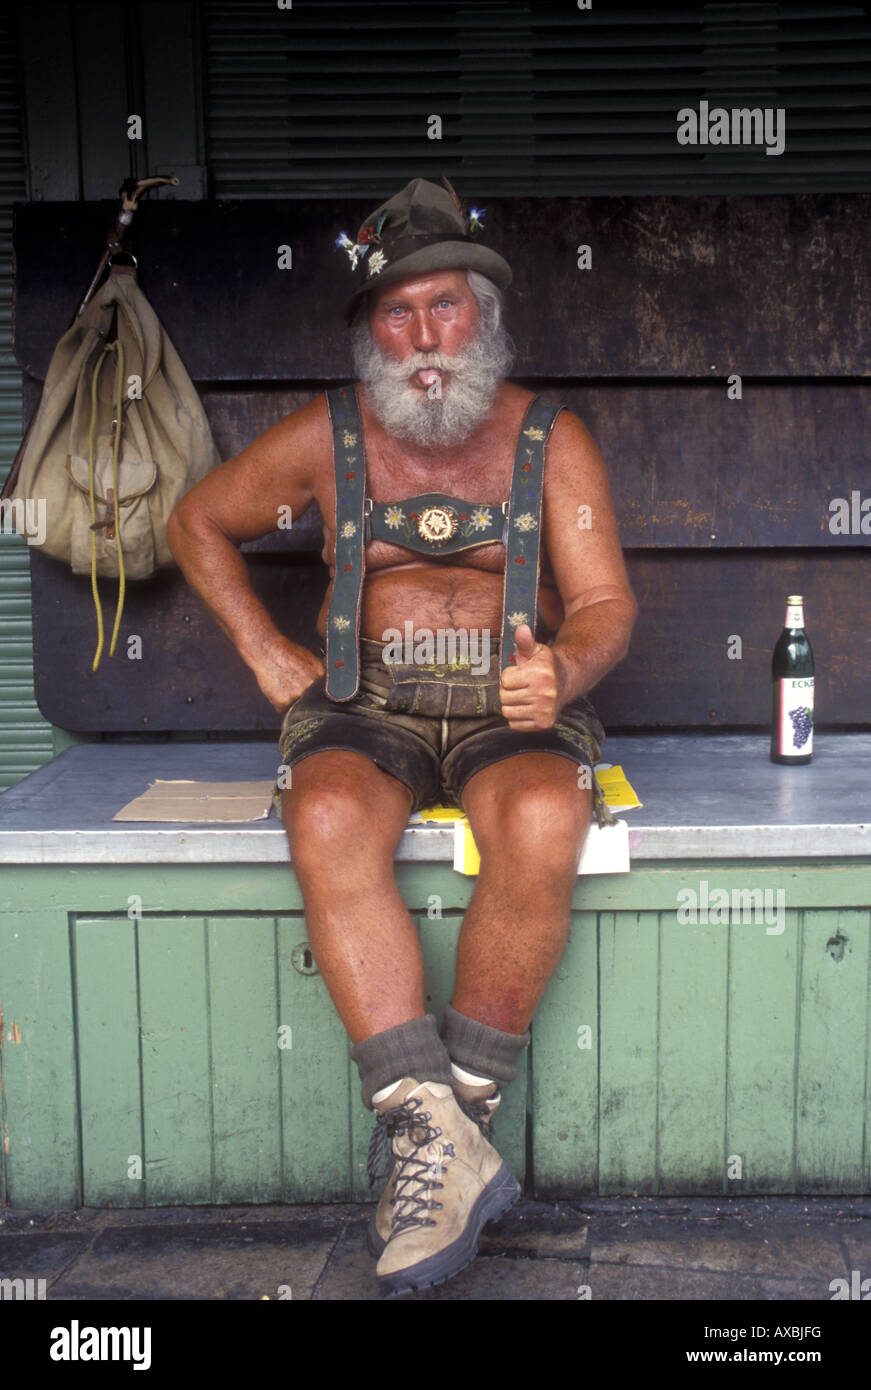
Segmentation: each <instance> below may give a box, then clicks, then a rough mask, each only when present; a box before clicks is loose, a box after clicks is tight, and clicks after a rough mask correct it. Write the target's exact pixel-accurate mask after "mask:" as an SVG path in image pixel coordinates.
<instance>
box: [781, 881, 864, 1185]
mask: <svg viewBox="0 0 871 1390" xmlns="http://www.w3.org/2000/svg"><path fill="white" fill-rule="evenodd" d="M802 916H803V918H804V931H803V938H802V954H801V980H800V988H801V1012H800V1018H799V1035H798V1038H797V1043H796V1048H797V1055H796V1070H797V1081H796V1092H797V1094H796V1116H795V1148H796V1186H797V1189H798V1191H800V1192H820V1193H822V1192H864V1191H865V1190H866V1188H865V1186H864V1180H865V1162H864V1158H865V1155H864V1153H863V1146H864V1143H865V1129H866V1123H867V1122H866V1115H867V1112H866V1111H865V1110H864V1109H863V1106H864V1103H865V1092H866V1086H867V1067H868V1045H869V1038H868V966H869V934H871V913H869V911H868V909H867V908H864V907H863V908H856V909H854V910H852V911H851V910H849V909H842V910H840V911H837V912H826V911H818V910H815V909H811V910H807V911H805V912H804V913H803V914H802Z"/></svg>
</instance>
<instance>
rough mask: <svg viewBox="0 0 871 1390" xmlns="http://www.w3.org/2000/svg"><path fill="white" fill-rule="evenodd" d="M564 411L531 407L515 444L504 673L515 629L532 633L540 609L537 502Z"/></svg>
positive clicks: (543, 404) (540, 401)
mask: <svg viewBox="0 0 871 1390" xmlns="http://www.w3.org/2000/svg"><path fill="white" fill-rule="evenodd" d="M562 409H563V407H562V406H561V405H560V404H559V403H558V402H556V401H550V400H548V399H547V397H545V396H536V397H535V399H534V400H533V401H532V402H531V403H530V405H529V409H528V410H527V412H526V418H525V419H524V421H523V428H522V429H521V431H520V435H519V437H518V440H517V450H516V452H515V455H514V473H513V476H512V479H511V499H510V502H509V509H508V545H507V553H506V555H505V588H504V594H503V599H502V642H501V646H500V658H499V662H500V667H501V669H502V670H504V669H505V667H506V666H507V665H508V663H509V661H510V660H511V658H512V657H513V656H514V651H515V643H514V629H515V628H518V627H520V626H521V624H522V623H528V625H529V626H530V627H531V628H532V631H533V632H535V616H536V609H537V605H538V570H539V561H540V556H541V497H542V483H543V480H544V451H545V446H546V444H547V440H548V436H549V434H550V432H551V430H552V429H553V426H554V422H555V420H556V417H557V416H558V415H559V413H560V411H561V410H562Z"/></svg>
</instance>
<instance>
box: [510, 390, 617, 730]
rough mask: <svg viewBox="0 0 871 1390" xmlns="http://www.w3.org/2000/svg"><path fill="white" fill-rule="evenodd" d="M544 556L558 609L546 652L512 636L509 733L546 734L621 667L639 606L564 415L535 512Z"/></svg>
mask: <svg viewBox="0 0 871 1390" xmlns="http://www.w3.org/2000/svg"><path fill="white" fill-rule="evenodd" d="M541 539H542V546H543V548H544V549H545V550H546V551H547V554H548V556H549V558H550V562H551V566H552V568H553V573H554V578H555V580H556V584H557V588H558V589H559V593H560V597H561V599H562V602H563V607H564V609H565V619H564V621H563V623H562V626H561V627H560V629H559V632H558V633H557V635H556V637H555V639H554V642H553V646H551V647H548V646H545V645H543V644H542V643H537V642H535V641H534V639H533V636H532V631H531V629H530V628H529V627H528V626H526V625H524V626H522V627H518V628H517V630H516V632H515V640H516V644H517V656H516V664H514V665H509V666H507V667H506V668H505V670H504V671H503V672H502V683H501V691H500V697H501V704H502V713H503V714H504V716H505V718H506V719H507V720H508V722H509V724H510V726H511V728H512V729H522V730H528V729H547V728H550V727H551V725H552V724H554V723H555V721H556V719H557V718H558V717H559V711H560V710H561V709H562V707H563V706H564V705H566V704H568V702H569V701H570V700H574V699H576V698H577V696H579V695H585V694H586V693H587V691H588V690H592V688H593V687H594V686H595V685H597V684H598V682H599V681H600V680H601V679H602V677H603V676H605V675H606V674H607V672H608V671H610V670H611V669H612V667H614V666H616V665H617V663H618V662H620V661H622V660H623V658H624V657H625V655H626V653H627V651H628V649H629V638H630V636H631V633H632V628H633V626H634V623H635V618H636V616H637V613H638V605H637V603H636V601H635V597H634V595H633V593H632V589H631V588H630V585H629V577H628V575H627V573H626V566H625V564H624V561H623V552H622V550H621V548H620V539H619V536H618V533H617V521H616V518H615V516H614V507H613V503H612V501H611V489H610V486H609V483H608V475H607V473H606V470H605V465H604V463H603V461H602V456H601V454H600V453H599V450H598V449H597V447H596V444H595V441H594V440H593V438H592V436H591V435H590V433H589V431H588V430H587V428H586V427H585V426H584V425H583V424H582V423H581V421H580V420H579V419H578V418H577V416H576V415H572V414H571V413H570V412H569V411H567V410H564V411H562V412H561V413H560V415H559V416H558V418H557V421H556V424H555V425H554V428H553V431H552V433H551V436H550V440H549V441H548V446H547V460H546V466H545V472H544V498H543V506H542V537H541Z"/></svg>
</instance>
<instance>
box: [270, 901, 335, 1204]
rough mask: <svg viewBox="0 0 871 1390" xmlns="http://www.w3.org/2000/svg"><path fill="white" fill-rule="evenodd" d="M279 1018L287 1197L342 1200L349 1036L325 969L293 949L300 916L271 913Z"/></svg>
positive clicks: (301, 941) (299, 939)
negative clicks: (309, 965)
mask: <svg viewBox="0 0 871 1390" xmlns="http://www.w3.org/2000/svg"><path fill="white" fill-rule="evenodd" d="M276 933H277V942H278V1026H279V1027H280V1028H284V1029H290V1030H291V1031H290V1034H287V1033H285V1034H284V1035H283V1036H284V1037H285V1039H286V1040H289V1041H290V1043H291V1046H290V1047H289V1048H281V1049H279V1050H278V1059H279V1067H280V1074H281V1102H280V1105H281V1109H280V1117H281V1126H282V1153H283V1163H284V1167H283V1171H282V1183H281V1200H282V1201H284V1202H332V1201H347V1200H348V1192H349V1188H350V1187H351V1161H352V1154H351V1152H350V1151H349V1150H350V1146H349V1125H348V1116H349V1112H350V1107H351V1105H352V1103H353V1096H350V1095H349V1073H348V1067H349V1060H348V1038H347V1034H346V1033H345V1030H344V1028H343V1026H342V1022H341V1019H340V1018H339V1016H338V1014H337V1013H336V1011H335V1008H334V1007H333V1003H332V1000H331V999H330V996H329V994H328V992H327V988H326V985H325V984H324V981H323V977H322V976H321V975H320V974H315V975H303V974H300V972H299V971H298V970H297V969H296V967H295V966H294V963H293V955H294V951H295V950H296V948H297V947H300V946H303V945H305V944H306V943H307V932H306V927H305V919H304V918H303V917H302V916H301V915H298V914H296V913H287V914H282V915H281V916H280V917H278V918H277V921H276Z"/></svg>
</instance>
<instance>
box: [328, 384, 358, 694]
mask: <svg viewBox="0 0 871 1390" xmlns="http://www.w3.org/2000/svg"><path fill="white" fill-rule="evenodd" d="M327 406H328V408H329V412H330V422H331V424H332V426H333V465H334V468H335V473H336V556H335V562H334V563H335V567H336V572H335V576H334V579H333V592H332V594H331V596H330V609H329V613H328V614H327V680H326V686H325V692H326V694H327V695H328V696H329V698H330V699H331V700H353V698H354V696H355V695H356V694H357V687H358V685H359V683H360V675H359V661H358V647H359V637H360V605H361V601H362V596H363V576H364V575H365V573H366V547H365V541H364V535H363V496H364V488H365V478H366V459H365V456H364V453H363V424H362V421H361V419H360V410H359V407H358V405H357V394H356V392H355V390H354V387H353V386H342V387H340V388H339V389H338V390H335V391H328V392H327Z"/></svg>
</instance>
